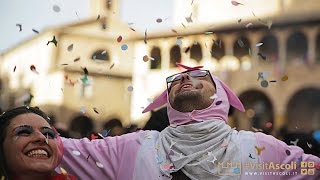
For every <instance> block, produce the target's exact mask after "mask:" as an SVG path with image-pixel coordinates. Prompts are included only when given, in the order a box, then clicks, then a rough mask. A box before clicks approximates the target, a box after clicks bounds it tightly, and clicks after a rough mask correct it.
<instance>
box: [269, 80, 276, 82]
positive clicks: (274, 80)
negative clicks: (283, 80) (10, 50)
mask: <svg viewBox="0 0 320 180" xmlns="http://www.w3.org/2000/svg"><path fill="white" fill-rule="evenodd" d="M269 82H277V81H276V80H271V81H269Z"/></svg>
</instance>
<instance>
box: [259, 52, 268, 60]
mask: <svg viewBox="0 0 320 180" xmlns="http://www.w3.org/2000/svg"><path fill="white" fill-rule="evenodd" d="M258 56H259V57H260V58H261V59H263V60H267V57H266V56H264V55H263V54H261V53H260V52H259V53H258Z"/></svg>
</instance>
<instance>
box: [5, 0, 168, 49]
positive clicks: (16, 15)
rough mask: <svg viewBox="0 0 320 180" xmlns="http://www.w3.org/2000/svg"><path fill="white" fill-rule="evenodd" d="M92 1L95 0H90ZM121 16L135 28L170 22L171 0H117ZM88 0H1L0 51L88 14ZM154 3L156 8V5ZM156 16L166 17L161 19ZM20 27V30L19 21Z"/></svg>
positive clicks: (153, 26)
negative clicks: (159, 21)
mask: <svg viewBox="0 0 320 180" xmlns="http://www.w3.org/2000/svg"><path fill="white" fill-rule="evenodd" d="M92 1H95V0H92ZM120 2H121V4H122V5H121V7H120V16H121V18H122V19H123V21H124V22H128V23H134V27H135V28H137V29H141V30H143V29H146V28H148V31H151V30H153V29H156V28H157V29H159V28H162V29H163V28H167V27H169V26H170V24H169V23H168V22H170V15H169V14H170V12H172V7H171V6H170V5H171V4H172V1H171V0H120ZM89 3H90V0H0V25H1V28H0V53H2V52H5V51H6V50H8V49H10V48H12V47H14V46H15V45H17V44H18V43H20V42H22V41H24V40H27V39H29V38H31V37H32V36H35V35H37V34H36V33H35V32H34V31H33V30H32V29H34V30H36V31H39V32H41V31H43V30H44V29H46V28H48V27H50V26H57V25H63V24H67V23H71V22H75V21H82V20H86V19H88V18H89V13H90V10H89V7H90V4H89ZM155 7H156V8H155ZM157 18H162V19H164V20H165V19H167V20H166V21H163V23H161V24H159V23H157V22H156V19H157ZM17 24H20V25H21V27H22V30H21V31H19V30H20V28H19V25H17Z"/></svg>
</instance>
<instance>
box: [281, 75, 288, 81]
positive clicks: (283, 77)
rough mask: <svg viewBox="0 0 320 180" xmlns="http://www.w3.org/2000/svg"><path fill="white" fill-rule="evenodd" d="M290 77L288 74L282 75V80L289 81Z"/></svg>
mask: <svg viewBox="0 0 320 180" xmlns="http://www.w3.org/2000/svg"><path fill="white" fill-rule="evenodd" d="M288 78H289V77H288V76H287V75H284V76H282V78H281V80H282V81H287V80H288Z"/></svg>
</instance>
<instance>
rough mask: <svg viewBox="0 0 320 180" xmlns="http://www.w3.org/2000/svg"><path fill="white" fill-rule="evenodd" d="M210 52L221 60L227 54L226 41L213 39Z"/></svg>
mask: <svg viewBox="0 0 320 180" xmlns="http://www.w3.org/2000/svg"><path fill="white" fill-rule="evenodd" d="M210 53H211V57H213V58H215V59H216V60H218V61H219V60H220V59H221V58H222V57H223V56H225V54H226V53H225V45H224V42H223V41H222V40H220V39H218V40H213V44H212V47H211V51H210Z"/></svg>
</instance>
